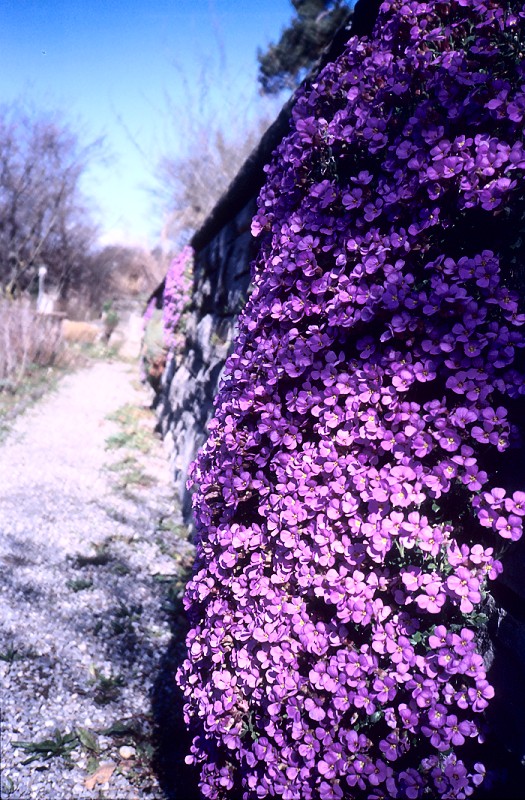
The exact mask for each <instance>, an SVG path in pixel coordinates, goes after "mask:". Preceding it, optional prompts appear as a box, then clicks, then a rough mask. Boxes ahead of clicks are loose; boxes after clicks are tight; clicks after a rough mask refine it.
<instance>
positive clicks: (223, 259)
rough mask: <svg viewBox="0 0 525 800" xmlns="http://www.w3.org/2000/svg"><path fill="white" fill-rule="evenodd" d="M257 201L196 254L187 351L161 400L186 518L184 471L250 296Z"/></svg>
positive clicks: (169, 371)
mask: <svg viewBox="0 0 525 800" xmlns="http://www.w3.org/2000/svg"><path fill="white" fill-rule="evenodd" d="M254 210H255V197H253V198H252V199H251V200H249V201H248V203H247V204H246V205H245V206H244V207H243V208H241V209H240V211H238V212H237V213H236V214H235V215H233V217H232V219H230V220H228V221H227V222H226V223H225V224H224V225H223V226H222V227H221V228H220V230H219V231H218V233H216V235H214V236H213V237H212V238H211V240H210V241H209V242H208V243H207V244H204V245H203V246H202V247H201V249H200V250H198V251H196V253H195V261H194V268H193V270H194V294H193V299H192V308H191V313H190V318H189V324H188V328H187V339H186V350H185V352H184V354H183V355H182V356H180V357H179V358H178V360H177V361H171V362H170V363H168V365H167V368H166V372H165V375H164V381H163V390H162V394H161V396H160V398H159V404H158V409H157V410H158V416H159V421H160V426H161V429H162V433H163V435H164V437H165V439H166V440H167V441H168V446H169V448H170V450H171V458H172V464H173V474H174V480H175V486H176V489H177V492H178V494H179V496H180V498H181V500H182V504H183V513H184V517H185V518H186V519H187V520H188V519H189V516H190V512H191V503H190V496H189V493H188V492H187V490H186V488H185V485H186V478H187V473H188V467H189V465H190V463H191V462H192V461H193V459H194V457H195V455H196V453H197V450H198V449H199V448H200V447H201V445H202V444H203V443H204V440H205V438H206V424H207V422H208V420H209V419H210V417H211V414H212V410H213V398H214V396H215V393H216V390H217V386H218V383H219V379H220V375H221V372H222V369H223V367H224V362H225V360H226V356H227V355H228V352H229V350H230V346H231V343H232V340H233V336H234V329H235V322H236V319H237V316H238V314H239V311H240V310H241V308H242V306H243V304H244V302H245V299H246V296H247V292H248V286H249V282H250V262H251V260H252V258H253V255H254V241H253V238H252V236H251V234H250V223H251V219H252V216H253V214H254Z"/></svg>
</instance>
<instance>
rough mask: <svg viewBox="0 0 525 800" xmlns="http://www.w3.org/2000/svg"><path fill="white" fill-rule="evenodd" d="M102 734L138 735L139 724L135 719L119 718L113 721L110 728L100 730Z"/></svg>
mask: <svg viewBox="0 0 525 800" xmlns="http://www.w3.org/2000/svg"><path fill="white" fill-rule="evenodd" d="M98 732H99V733H100V734H101V735H102V736H126V734H130V733H131V734H133V735H137V724H136V723H135V722H134V721H133V720H123V719H119V720H117V721H116V722H113V724H112V725H110V726H109V728H104V730H101V731H98Z"/></svg>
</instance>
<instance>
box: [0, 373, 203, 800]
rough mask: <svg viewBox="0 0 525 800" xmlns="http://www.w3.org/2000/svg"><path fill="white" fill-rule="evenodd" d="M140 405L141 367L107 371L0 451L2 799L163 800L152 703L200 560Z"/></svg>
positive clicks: (70, 384)
mask: <svg viewBox="0 0 525 800" xmlns="http://www.w3.org/2000/svg"><path fill="white" fill-rule="evenodd" d="M147 400H148V398H147V397H146V394H145V391H144V390H142V389H141V388H140V387H139V386H138V385H137V383H136V367H134V366H130V365H128V364H125V363H123V362H120V361H118V362H114V363H105V362H98V363H96V364H94V365H93V366H90V367H89V368H87V369H83V370H82V371H79V372H77V373H74V374H70V375H68V376H67V377H66V378H64V379H63V380H62V381H61V383H60V384H59V387H58V390H57V391H55V392H54V393H53V394H50V395H48V396H47V397H46V398H45V399H43V400H41V401H40V403H39V404H38V405H37V406H35V407H34V408H32V409H30V410H29V411H27V412H26V413H25V414H24V415H23V416H21V417H19V418H18V419H17V420H15V422H14V423H13V425H12V428H11V431H10V433H9V435H8V437H7V439H6V440H5V441H4V442H3V443H1V444H0V487H1V488H0V594H1V598H0V599H1V603H2V613H1V625H0V680H1V683H2V720H1V742H0V744H1V752H0V756H1V761H0V765H1V780H2V790H1V797H2V798H6V800H7V798H9V799H10V800H15V799H16V800H33V799H34V800H71V799H72V798H82V800H84V799H85V800H87V799H88V798H110V800H121V799H122V800H124V799H125V800H132V799H134V798H141V800H142V799H143V798H151V799H152V800H153V798H155V800H156V799H157V798H163V797H165V794H164V792H163V791H162V790H161V787H160V785H159V781H158V779H157V778H156V776H155V773H154V771H153V770H152V768H151V756H152V737H153V730H154V717H153V714H152V709H151V697H152V694H154V684H155V681H156V680H158V675H159V667H160V664H161V661H162V658H163V657H164V655H165V653H166V651H167V649H168V645H169V642H170V637H171V630H170V622H171V620H172V616H171V614H172V607H171V606H170V600H171V601H173V602H176V598H177V597H178V596H179V595H180V590H181V588H182V579H181V575H182V572H183V570H184V568H187V566H188V564H189V563H190V562H191V547H190V545H189V544H188V541H187V538H186V531H185V530H184V528H183V526H182V525H180V524H179V522H180V521H179V520H178V517H177V513H176V510H175V509H174V503H173V491H172V486H171V481H170V475H169V467H168V460H167V458H166V456H165V453H164V451H163V447H162V444H161V442H160V441H159V440H158V439H157V438H156V437H155V436H154V435H153V434H152V432H151V431H152V429H153V426H154V418H153V416H152V415H151V412H146V411H141V410H140V409H141V407H142V408H144V407H145V406H147ZM119 409H120V413H121V414H124V415H126V414H127V415H130V414H131V415H132V416H133V414H134V415H135V416H134V418H135V417H138V420H139V425H140V430H141V438H140V440H138V439H135V440H133V442H131V440H130V439H129V437H128V436H127V435H125V434H124V433H123V426H122V424H119V422H117V421H115V420H114V419H108V415H111V414H114V413H115V412H116V411H118V410H119ZM123 409H124V410H123ZM141 415H142V416H141ZM137 441H138V442H139V444H140V449H138V448H137ZM108 445H109V446H110V447H108ZM148 448H149V452H142V451H143V450H147V449H148ZM156 688H157V690H158V686H157V687H156ZM157 694H158V691H157ZM161 695H162V692H161ZM24 762H25V763H24ZM28 762H29V763H28Z"/></svg>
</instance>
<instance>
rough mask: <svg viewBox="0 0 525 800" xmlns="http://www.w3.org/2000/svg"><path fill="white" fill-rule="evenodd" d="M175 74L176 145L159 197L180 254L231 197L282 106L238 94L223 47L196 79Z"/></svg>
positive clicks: (171, 103)
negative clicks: (231, 188)
mask: <svg viewBox="0 0 525 800" xmlns="http://www.w3.org/2000/svg"><path fill="white" fill-rule="evenodd" d="M175 70H176V74H177V76H178V86H177V92H176V95H175V96H176V99H174V96H173V95H172V96H168V97H167V99H166V104H167V119H168V120H169V124H170V126H171V128H172V130H173V133H174V139H175V140H176V145H175V144H174V145H173V147H172V148H170V149H169V152H167V153H166V155H165V156H164V157H163V158H161V160H160V162H159V164H158V167H157V171H156V178H157V187H158V188H157V191H156V196H157V201H158V203H159V204H160V206H161V209H162V211H163V213H164V219H165V224H164V231H163V237H166V238H168V239H169V240H170V241H171V242H173V244H174V246H175V249H180V248H181V247H182V246H184V245H185V244H187V242H188V241H189V239H190V238H191V236H192V235H193V233H195V231H196V230H197V229H198V228H199V227H200V226H201V224H202V223H203V222H204V220H205V219H206V217H207V216H208V214H209V213H210V211H211V210H212V209H213V207H214V206H215V204H216V203H217V200H218V199H219V198H220V196H221V195H222V194H223V193H224V192H225V191H226V189H227V188H228V186H229V184H230V183H231V181H232V180H233V178H234V177H235V175H236V174H237V172H238V171H239V169H240V167H241V166H242V164H243V163H244V161H245V160H246V159H247V157H248V156H249V155H250V153H251V152H252V150H253V148H254V147H255V145H256V144H257V143H258V142H259V140H260V138H261V136H262V134H263V133H264V131H265V130H266V128H267V127H268V126H269V124H270V123H271V122H272V121H273V119H274V116H275V113H276V108H277V106H276V103H275V101H272V99H271V98H263V97H261V96H260V95H259V94H258V93H257V87H256V86H255V85H252V86H249V88H248V89H247V90H245V91H242V90H241V92H240V94H232V91H231V85H232V80H231V74H230V72H229V70H228V67H227V64H226V59H225V55H224V53H223V51H222V48H221V44H220V41H219V42H218V54H217V55H216V57H215V60H214V59H213V57H211V58H207V60H206V62H205V63H203V65H202V67H201V69H200V72H199V73H197V74H196V75H191V76H188V75H187V74H186V73H185V72H184V70H183V69H181V68H177V66H176V65H175ZM236 85H238V81H237V84H236Z"/></svg>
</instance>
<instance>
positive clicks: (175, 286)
mask: <svg viewBox="0 0 525 800" xmlns="http://www.w3.org/2000/svg"><path fill="white" fill-rule="evenodd" d="M192 267H193V249H192V248H191V247H189V246H186V247H184V248H183V249H182V250H181V252H180V253H179V254H178V256H176V257H175V258H174V259H173V261H172V262H171V264H170V268H169V270H168V272H167V274H166V278H165V282H164V294H163V298H162V324H163V330H164V344H165V345H166V347H167V349H168V350H169V351H174V350H177V349H179V348H180V347H181V345H182V344H183V342H184V334H183V331H182V330H181V321H182V317H183V312H184V310H185V308H186V306H187V304H188V301H189V292H190V287H191V271H192Z"/></svg>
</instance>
